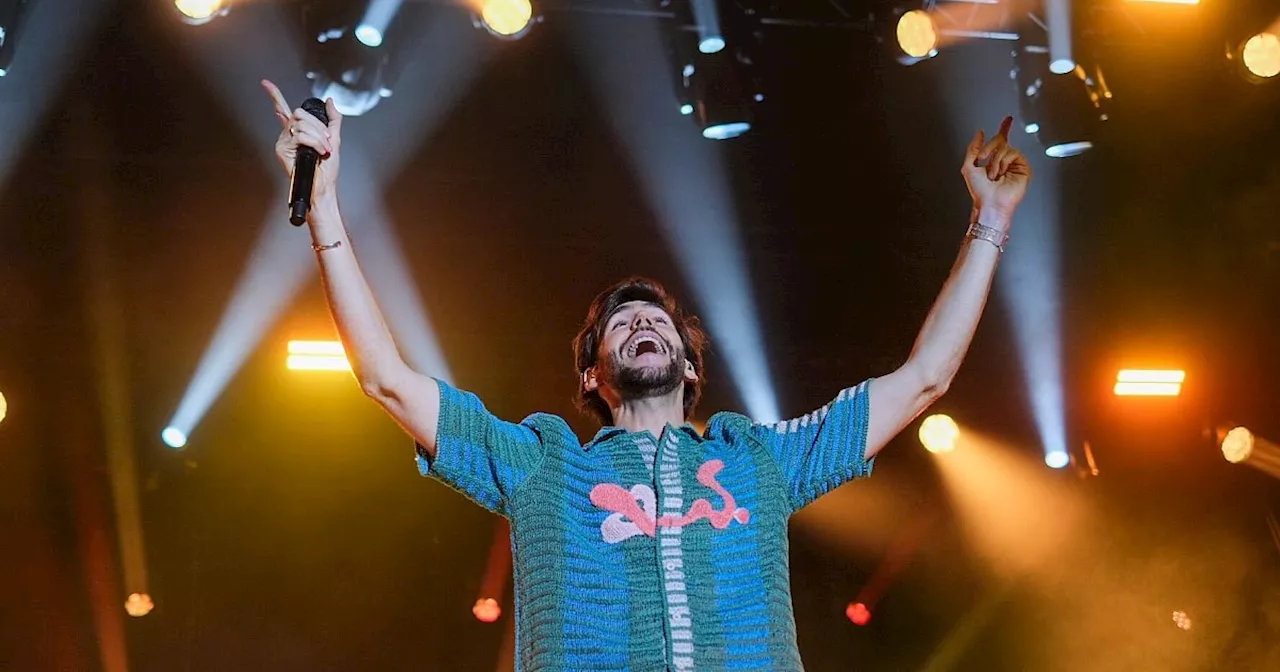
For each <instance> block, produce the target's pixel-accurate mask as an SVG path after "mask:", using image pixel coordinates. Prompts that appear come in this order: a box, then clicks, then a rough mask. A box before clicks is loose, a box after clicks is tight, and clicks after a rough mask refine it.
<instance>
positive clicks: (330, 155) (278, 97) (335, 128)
mask: <svg viewBox="0 0 1280 672" xmlns="http://www.w3.org/2000/svg"><path fill="white" fill-rule="evenodd" d="M262 88H264V89H266V90H267V93H268V94H269V95H270V96H271V100H272V102H273V103H275V107H276V118H278V119H279V120H280V126H281V130H280V137H279V138H278V139H277V140H276V158H278V159H280V164H281V165H282V166H283V167H284V172H285V174H286V175H292V174H293V166H294V162H295V161H296V160H297V157H298V146H299V145H305V146H307V147H310V148H312V149H314V150H316V152H317V153H318V154H319V155H320V162H319V164H318V165H317V166H316V181H315V185H314V186H313V187H312V191H311V193H312V198H313V199H314V200H315V201H316V202H317V203H318V202H320V201H322V200H324V199H326V198H332V197H333V196H335V195H336V194H337V190H336V189H335V188H334V187H335V185H337V183H338V152H339V149H340V148H341V146H342V114H340V113H339V112H338V109H337V108H336V107H334V105H333V99H332V98H330V99H329V100H326V101H325V102H324V105H325V108H326V109H327V110H328V113H329V124H328V126H326V125H325V124H324V123H323V122H321V121H320V120H319V119H316V118H315V117H313V116H311V113H310V112H307V111H306V110H303V109H302V108H298V109H296V110H294V111H292V112H290V111H289V104H288V103H286V102H285V99H284V95H283V94H281V93H280V89H279V88H277V87H276V85H275V84H272V83H271V82H269V81H267V80H265V79H264V80H262Z"/></svg>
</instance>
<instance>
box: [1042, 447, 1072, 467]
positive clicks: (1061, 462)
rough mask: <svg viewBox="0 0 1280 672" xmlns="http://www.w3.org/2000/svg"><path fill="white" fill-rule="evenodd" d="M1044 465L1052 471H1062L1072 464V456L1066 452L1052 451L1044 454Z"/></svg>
mask: <svg viewBox="0 0 1280 672" xmlns="http://www.w3.org/2000/svg"><path fill="white" fill-rule="evenodd" d="M1044 463H1045V465H1047V466H1048V467H1049V468H1050V469H1061V468H1063V467H1065V466H1067V465H1068V464H1071V454H1070V453H1068V452H1067V451H1065V450H1051V451H1049V452H1047V453H1045V454H1044Z"/></svg>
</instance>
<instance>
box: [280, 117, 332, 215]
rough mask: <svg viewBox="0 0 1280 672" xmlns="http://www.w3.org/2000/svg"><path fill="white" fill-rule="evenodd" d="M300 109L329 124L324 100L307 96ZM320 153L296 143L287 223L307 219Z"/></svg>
mask: <svg viewBox="0 0 1280 672" xmlns="http://www.w3.org/2000/svg"><path fill="white" fill-rule="evenodd" d="M302 109H304V110H306V111H307V112H309V113H310V114H311V116H313V117H315V118H316V119H319V120H320V123H322V124H325V125H326V126H327V125H328V124H329V111H328V110H326V109H325V107H324V101H323V100H320V99H319V98H308V99H306V100H304V101H302ZM319 161H320V155H319V154H317V153H316V150H314V149H312V148H310V147H307V146H306V145H298V156H297V157H295V158H294V160H293V186H291V187H290V188H289V223H291V224H293V225H294V226H302V225H303V224H305V223H306V221H307V211H308V210H310V209H311V187H312V186H313V185H314V184H315V181H316V163H317V162H319Z"/></svg>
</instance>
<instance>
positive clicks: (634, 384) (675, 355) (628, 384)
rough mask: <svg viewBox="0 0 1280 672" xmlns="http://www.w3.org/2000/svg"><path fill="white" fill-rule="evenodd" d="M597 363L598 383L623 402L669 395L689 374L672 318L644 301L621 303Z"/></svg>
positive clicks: (608, 326) (606, 329)
mask: <svg viewBox="0 0 1280 672" xmlns="http://www.w3.org/2000/svg"><path fill="white" fill-rule="evenodd" d="M599 362H600V365H599V369H600V373H601V378H602V380H601V381H600V382H601V383H603V384H606V385H608V386H610V387H612V388H613V389H614V390H615V391H616V392H617V393H618V394H619V395H620V396H621V397H622V398H623V399H628V398H644V397H655V396H661V395H664V394H670V393H671V392H673V391H675V390H676V389H677V388H679V387H680V386H681V385H682V384H683V383H684V380H685V378H686V376H687V375H690V373H691V371H692V367H691V366H688V365H687V364H686V363H685V358H684V346H683V344H682V343H681V341H680V334H679V333H677V332H676V327H675V324H674V322H673V321H672V319H671V316H670V315H668V314H667V313H666V311H664V310H662V309H661V308H659V307H658V306H655V305H653V304H651V303H647V302H644V301H631V302H629V303H624V304H622V305H621V306H619V307H618V309H617V310H616V311H614V312H613V314H612V315H610V316H609V319H608V320H607V321H606V322H605V326H604V333H603V335H602V336H601V339H600V353H599Z"/></svg>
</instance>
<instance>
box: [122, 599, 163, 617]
mask: <svg viewBox="0 0 1280 672" xmlns="http://www.w3.org/2000/svg"><path fill="white" fill-rule="evenodd" d="M155 608H156V605H155V603H154V602H152V601H151V596H150V595H148V594H146V593H133V594H132V595H130V596H129V597H128V599H126V600H125V601H124V610H125V612H127V613H128V614H129V615H130V616H133V617H135V618H137V617H140V616H146V615H147V614H149V613H151V610H152V609H155Z"/></svg>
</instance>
